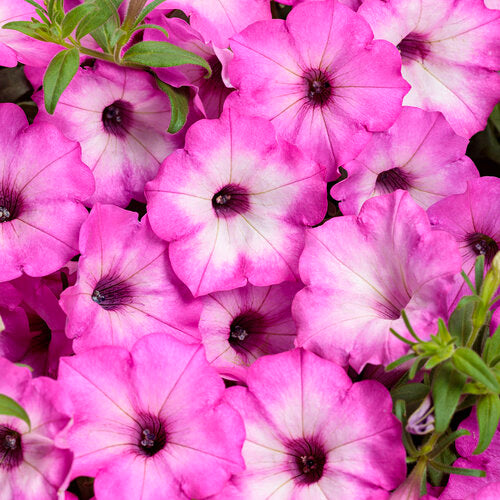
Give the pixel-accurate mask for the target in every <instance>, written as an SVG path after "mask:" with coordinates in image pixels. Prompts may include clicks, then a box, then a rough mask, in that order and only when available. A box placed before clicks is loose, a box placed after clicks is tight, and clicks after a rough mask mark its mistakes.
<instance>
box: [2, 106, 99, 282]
mask: <svg viewBox="0 0 500 500" xmlns="http://www.w3.org/2000/svg"><path fill="white" fill-rule="evenodd" d="M93 190H94V180H93V178H92V174H91V172H90V170H89V169H88V168H87V167H86V166H85V165H84V164H83V163H82V162H81V160H80V146H79V145H78V144H77V143H75V142H73V141H70V140H68V139H67V138H66V137H65V136H64V135H63V134H62V133H61V132H60V131H59V130H58V129H57V128H56V127H54V126H53V125H50V124H46V123H40V124H38V125H31V126H28V121H27V119H26V116H25V114H24V112H23V110H22V109H21V108H20V107H18V106H16V105H14V104H9V103H6V104H0V282H2V281H9V280H11V279H14V278H17V277H18V276H21V274H22V273H23V272H24V273H25V274H28V275H30V276H44V275H46V274H49V273H52V272H54V271H56V270H57V269H59V268H60V267H62V266H63V265H64V264H66V262H67V261H68V260H69V259H71V258H72V257H74V256H75V255H76V254H77V253H78V248H77V243H78V233H79V231H80V227H81V225H82V223H83V222H84V221H85V219H86V218H87V215H88V214H87V211H86V210H85V207H84V206H83V204H82V201H83V200H85V199H87V198H89V197H90V196H91V195H92V193H93ZM62 221H63V222H62Z"/></svg>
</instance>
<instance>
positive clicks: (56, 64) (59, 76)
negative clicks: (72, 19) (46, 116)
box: [43, 48, 80, 114]
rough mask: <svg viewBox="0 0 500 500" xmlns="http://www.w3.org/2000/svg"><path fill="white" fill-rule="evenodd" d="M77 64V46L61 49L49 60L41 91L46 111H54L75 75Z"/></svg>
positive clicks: (78, 62) (51, 112)
mask: <svg viewBox="0 0 500 500" xmlns="http://www.w3.org/2000/svg"><path fill="white" fill-rule="evenodd" d="M79 65H80V54H79V52H78V49H77V48H73V49H69V50H63V51H61V52H59V53H58V54H56V56H55V57H54V58H53V59H52V61H50V64H49V67H48V68H47V71H46V72H45V76H44V77H43V92H44V98H45V109H46V110H47V113H50V114H53V113H54V111H55V109H56V105H57V103H58V101H59V98H60V97H61V94H62V93H63V92H64V89H65V88H66V87H67V86H68V85H69V83H70V82H71V80H72V79H73V77H74V76H75V74H76V72H77V71H78V67H79Z"/></svg>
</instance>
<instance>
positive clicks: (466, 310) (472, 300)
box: [448, 295, 481, 346]
mask: <svg viewBox="0 0 500 500" xmlns="http://www.w3.org/2000/svg"><path fill="white" fill-rule="evenodd" d="M479 302H481V299H480V298H479V297H478V296H477V295H467V296H466V297H463V298H462V299H461V300H460V302H459V303H458V305H457V307H456V308H455V310H454V311H453V312H452V313H451V316H450V319H449V320H448V328H449V330H450V333H451V335H452V336H453V337H454V338H455V339H456V340H457V342H458V345H461V346H463V345H465V344H466V343H467V340H468V338H469V337H470V335H471V334H472V330H473V325H472V313H473V312H474V309H475V308H476V304H477V303H479Z"/></svg>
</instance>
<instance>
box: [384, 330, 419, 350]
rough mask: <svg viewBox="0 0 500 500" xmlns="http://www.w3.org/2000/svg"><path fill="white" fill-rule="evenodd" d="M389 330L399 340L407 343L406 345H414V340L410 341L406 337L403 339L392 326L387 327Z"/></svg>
mask: <svg viewBox="0 0 500 500" xmlns="http://www.w3.org/2000/svg"><path fill="white" fill-rule="evenodd" d="M389 331H390V332H391V333H392V334H393V335H394V336H395V337H396V338H397V339H399V340H401V342H404V343H405V344H408V345H411V346H414V345H415V342H412V341H411V340H408V339H405V338H404V337H402V336H401V335H399V333H398V332H397V331H396V330H394V328H389Z"/></svg>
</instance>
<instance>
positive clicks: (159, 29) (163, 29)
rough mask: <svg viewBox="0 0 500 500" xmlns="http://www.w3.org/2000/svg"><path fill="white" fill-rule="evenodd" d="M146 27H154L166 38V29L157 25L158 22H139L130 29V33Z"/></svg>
mask: <svg viewBox="0 0 500 500" xmlns="http://www.w3.org/2000/svg"><path fill="white" fill-rule="evenodd" d="M146 29H154V30H158V31H161V32H162V33H163V34H164V35H165V37H166V38H168V31H167V30H166V29H165V28H163V27H162V26H159V25H158V24H140V25H139V26H136V27H135V28H133V29H132V33H134V32H136V31H139V30H146Z"/></svg>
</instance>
